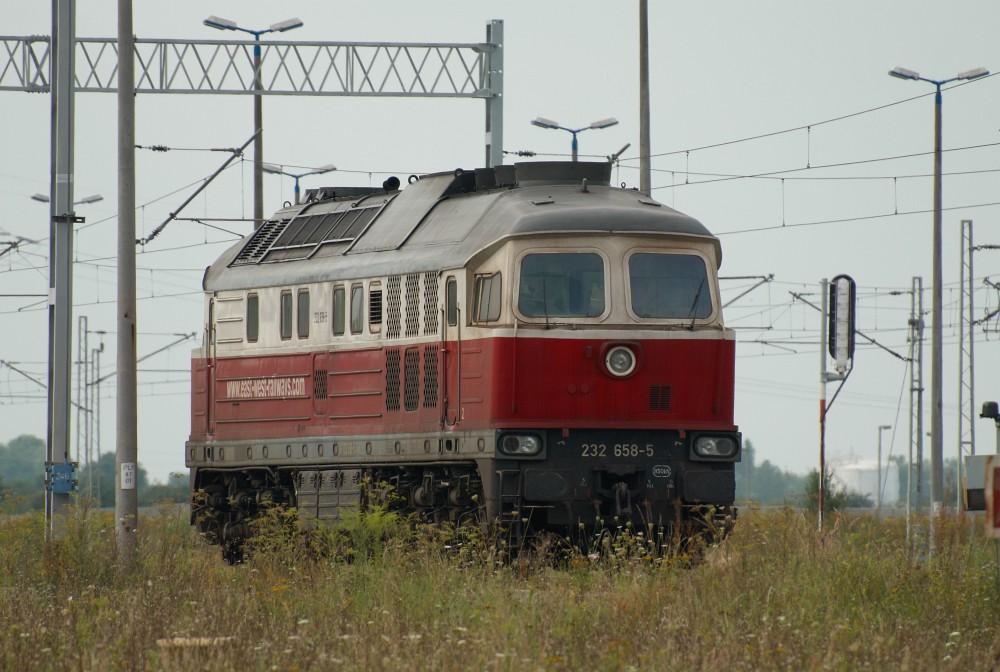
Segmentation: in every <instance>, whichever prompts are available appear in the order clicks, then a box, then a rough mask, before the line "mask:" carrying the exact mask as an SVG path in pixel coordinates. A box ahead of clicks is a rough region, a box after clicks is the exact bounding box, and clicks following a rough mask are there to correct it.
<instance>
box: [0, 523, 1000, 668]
mask: <svg viewBox="0 0 1000 672" xmlns="http://www.w3.org/2000/svg"><path fill="white" fill-rule="evenodd" d="M830 521H831V524H830V525H829V527H828V529H827V530H826V531H825V532H823V533H819V532H817V531H816V530H815V524H814V522H813V521H811V520H809V519H808V518H807V517H806V516H804V515H803V514H801V513H798V512H796V511H794V510H792V509H782V510H778V511H776V512H771V513H766V514H765V513H762V512H759V511H753V510H751V511H746V512H744V513H743V514H741V516H740V520H739V522H738V523H737V525H736V527H735V530H734V531H733V533H732V534H731V535H730V537H729V538H728V539H727V541H726V542H724V543H723V544H722V545H721V547H718V548H714V549H707V550H705V551H704V552H703V553H701V554H700V557H701V561H700V562H695V563H693V564H692V563H691V562H690V558H684V557H661V558H656V557H650V554H648V553H644V552H641V550H638V549H642V548H643V546H644V544H643V540H642V538H641V537H640V536H639V534H638V533H636V534H634V535H628V534H624V535H623V537H622V538H620V539H618V540H617V541H615V542H609V543H607V544H606V545H604V547H605V548H604V552H603V553H600V554H595V555H583V554H578V553H572V552H568V551H566V549H565V548H564V547H563V545H562V544H561V543H560V542H559V541H558V540H555V541H554V542H553V543H551V544H550V545H549V546H548V550H547V551H545V552H536V553H533V554H530V555H529V556H527V557H525V558H523V559H521V560H519V561H515V562H511V563H498V562H497V560H496V554H495V553H493V552H492V550H491V549H493V548H494V546H493V544H491V543H489V542H488V541H487V540H485V539H484V538H483V537H482V536H481V535H478V534H476V533H471V534H468V535H466V536H462V537H456V536H455V535H454V534H453V533H452V532H449V531H448V530H442V529H440V528H423V527H413V526H411V525H408V524H406V522H405V521H403V520H400V519H399V518H397V517H396V516H395V515H393V514H389V513H385V512H380V513H378V514H377V515H375V516H371V515H364V514H359V515H357V516H354V517H352V518H351V519H350V520H349V521H347V523H346V524H345V526H344V528H342V529H338V530H332V531H328V532H325V531H320V532H317V533H313V534H306V533H305V532H304V531H303V529H302V526H301V525H300V524H299V523H298V521H297V520H296V519H295V518H294V517H290V516H288V515H287V514H285V513H283V512H279V511H276V512H274V515H273V516H267V517H265V519H264V520H263V521H262V522H261V523H260V525H258V526H257V527H256V528H255V536H254V539H253V544H252V545H253V549H254V550H253V553H252V555H251V556H250V557H249V559H248V561H247V562H246V563H245V564H242V565H237V566H228V565H226V564H224V563H223V562H222V561H221V559H220V558H219V552H218V549H217V548H215V547H211V546H209V545H207V544H205V543H204V542H202V541H201V540H199V539H198V538H197V537H196V535H195V534H194V532H193V531H192V530H191V528H190V527H189V526H188V524H187V522H188V521H187V513H186V511H182V512H177V511H176V510H167V509H165V510H164V511H163V512H162V513H161V515H159V516H157V517H153V518H144V519H143V520H142V521H141V526H140V536H139V544H138V547H139V558H138V562H137V564H136V567H135V568H134V569H133V570H131V571H130V572H126V571H125V570H123V569H120V568H119V566H118V565H117V564H116V562H115V541H114V533H113V527H112V521H111V520H110V519H109V518H108V517H107V516H104V515H99V514H94V513H88V512H87V511H85V510H83V509H78V510H76V511H75V512H74V513H73V514H72V515H71V517H70V518H69V520H67V524H66V525H65V528H64V529H65V532H64V534H63V536H62V538H61V539H59V540H57V541H53V542H49V543H44V542H43V536H44V535H43V529H42V528H43V523H42V520H41V518H40V516H35V515H30V516H15V517H6V518H0V623H2V624H3V625H2V627H0V669H17V670H62V669H67V670H69V669H94V670H97V669H101V670H114V669H158V670H192V669H200V670H208V669H211V670H270V669H277V670H308V669H348V670H362V669H364V670H378V669H414V670H460V669H463V670H464V669H476V670H483V669H490V670H580V669H586V670H619V669H644V670H663V669H679V670H730V669H732V670H760V669H788V670H804V669H831V670H854V669H875V670H881V669H908V670H947V669H954V670H968V669H989V668H990V666H991V665H993V664H994V662H995V660H996V658H997V655H998V653H1000V638H998V634H1000V630H998V625H997V624H998V623H1000V599H998V587H997V584H996V576H997V569H998V568H997V565H996V555H995V552H996V549H995V546H994V545H993V544H992V543H987V542H986V541H984V540H983V539H981V538H979V534H978V530H977V531H973V530H972V529H970V528H969V526H968V524H967V522H966V521H963V520H958V519H949V520H945V521H943V523H942V526H941V527H942V533H941V541H940V550H939V553H938V554H937V556H936V557H935V558H934V561H933V563H928V562H925V561H919V560H911V558H910V557H909V555H908V552H907V548H906V546H907V545H906V543H905V532H904V529H903V525H902V522H901V521H889V522H883V523H878V522H876V521H874V520H873V519H872V518H870V517H857V518H848V517H843V516H839V515H834V516H832V517H831V519H830ZM923 524H926V521H923ZM918 529H923V527H921V526H918ZM600 545H601V544H598V546H600Z"/></svg>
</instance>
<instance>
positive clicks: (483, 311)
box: [474, 272, 501, 322]
mask: <svg viewBox="0 0 1000 672" xmlns="http://www.w3.org/2000/svg"><path fill="white" fill-rule="evenodd" d="M500 288H501V278H500V273H499V272H497V273H494V274H493V275H477V276H476V307H475V309H474V313H475V316H476V321H477V322H495V321H497V320H499V319H500V303H501V299H500Z"/></svg>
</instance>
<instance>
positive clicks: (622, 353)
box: [604, 345, 635, 378]
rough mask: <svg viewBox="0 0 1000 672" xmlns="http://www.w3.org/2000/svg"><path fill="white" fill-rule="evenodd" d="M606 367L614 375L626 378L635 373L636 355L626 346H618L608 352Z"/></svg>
mask: <svg viewBox="0 0 1000 672" xmlns="http://www.w3.org/2000/svg"><path fill="white" fill-rule="evenodd" d="M604 365H605V366H607V367H608V371H609V372H610V373H611V374H612V375H614V376H618V377H619V378H624V377H625V376H627V375H629V374H630V373H632V372H633V371H635V353H633V352H632V350H631V349H629V348H627V347H625V346H624V345H616V346H615V347H613V348H611V349H610V350H608V354H607V355H606V356H605V357H604Z"/></svg>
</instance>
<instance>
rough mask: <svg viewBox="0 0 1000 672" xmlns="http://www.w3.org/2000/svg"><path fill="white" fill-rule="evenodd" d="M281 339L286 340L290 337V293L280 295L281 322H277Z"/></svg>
mask: <svg viewBox="0 0 1000 672" xmlns="http://www.w3.org/2000/svg"><path fill="white" fill-rule="evenodd" d="M279 324H280V329H281V338H282V339H283V340H287V339H289V338H291V337H292V293H291V292H282V293H281V320H280V322H279Z"/></svg>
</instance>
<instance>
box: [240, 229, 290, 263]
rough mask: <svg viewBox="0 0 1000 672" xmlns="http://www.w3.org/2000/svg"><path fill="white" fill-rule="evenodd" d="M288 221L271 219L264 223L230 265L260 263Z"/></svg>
mask: <svg viewBox="0 0 1000 672" xmlns="http://www.w3.org/2000/svg"><path fill="white" fill-rule="evenodd" d="M288 221H289V220H287V219H286V220H284V221H277V220H273V219H272V220H270V221H268V222H264V223H263V224H262V225H261V227H260V228H259V229H257V230H256V231H254V234H253V236H252V237H251V238H250V240H249V241H248V242H247V244H246V245H244V246H243V249H242V250H240V253H239V254H238V255H236V258H235V259H233V263H232V265H233V266H239V265H242V264H255V263H257V262H258V261H260V260H261V259H262V258H263V256H264V253H265V252H267V251H268V250H269V249H270V248H271V245H272V244H273V243H274V241H275V240H277V239H278V236H280V235H281V232H282V231H284V230H285V227H286V226H288Z"/></svg>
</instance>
